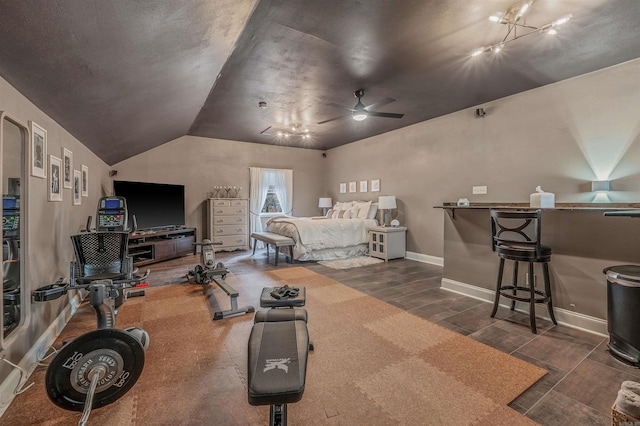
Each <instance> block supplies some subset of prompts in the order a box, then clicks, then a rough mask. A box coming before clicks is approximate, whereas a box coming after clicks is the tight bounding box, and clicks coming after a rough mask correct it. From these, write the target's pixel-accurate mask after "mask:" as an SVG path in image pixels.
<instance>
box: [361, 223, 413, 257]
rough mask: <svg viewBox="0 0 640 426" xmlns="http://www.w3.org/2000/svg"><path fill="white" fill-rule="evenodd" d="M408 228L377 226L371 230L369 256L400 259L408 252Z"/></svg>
mask: <svg viewBox="0 0 640 426" xmlns="http://www.w3.org/2000/svg"><path fill="white" fill-rule="evenodd" d="M406 234H407V228H406V227H404V226H395V227H394V226H376V227H374V228H370V229H369V256H371V257H377V258H379V259H384V260H385V262H386V261H387V260H391V259H398V258H402V257H404V256H405V253H406V251H407V236H406Z"/></svg>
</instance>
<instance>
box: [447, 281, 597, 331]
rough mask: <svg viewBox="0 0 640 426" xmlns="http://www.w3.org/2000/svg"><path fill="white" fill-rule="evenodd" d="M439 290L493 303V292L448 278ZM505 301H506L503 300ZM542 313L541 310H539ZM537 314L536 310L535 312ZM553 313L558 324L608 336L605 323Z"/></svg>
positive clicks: (563, 312)
mask: <svg viewBox="0 0 640 426" xmlns="http://www.w3.org/2000/svg"><path fill="white" fill-rule="evenodd" d="M441 288H442V289H444V290H448V291H452V292H454V293H458V294H462V295H465V296H468V297H472V298H474V299H478V300H482V301H484V302H489V303H493V298H494V297H495V292H494V291H493V290H488V289H486V288H482V287H477V286H474V285H471V284H467V283H463V282H460V281H455V280H451V279H449V278H443V279H442V284H441ZM503 300H507V299H503ZM500 305H501V306H505V307H507V308H508V307H509V305H508V304H503V303H501V304H500ZM516 310H517V311H518V312H523V313H527V312H525V311H522V310H520V309H516ZM540 311H541V313H542V311H543V310H542V309H541V310H540ZM536 313H537V310H536ZM553 313H554V315H555V317H556V320H557V321H558V324H562V325H565V326H567V327H571V328H577V329H580V330H584V331H588V332H590V333H594V334H598V335H600V336H608V335H609V334H608V332H607V321H606V320H603V319H600V318H596V317H592V316H589V315H584V314H581V313H578V312H572V311H568V310H566V309H562V308H554V309H553ZM538 316H539V317H540V318H544V319H547V320H549V319H550V318H549V317H548V316H546V315H538Z"/></svg>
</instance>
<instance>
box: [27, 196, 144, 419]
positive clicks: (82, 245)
mask: <svg viewBox="0 0 640 426" xmlns="http://www.w3.org/2000/svg"><path fill="white" fill-rule="evenodd" d="M127 213H128V212H127V204H126V200H125V199H124V198H123V197H103V198H101V199H100V200H99V202H98V208H97V214H96V217H97V227H96V229H95V231H91V220H92V218H91V217H89V219H88V220H87V227H86V230H85V232H82V233H80V234H78V235H73V236H71V241H72V244H73V248H74V252H75V260H74V261H72V262H71V265H70V278H69V281H68V282H65V281H64V280H59V281H58V282H56V283H54V284H51V285H47V286H43V287H40V288H38V289H37V290H35V291H34V292H33V299H34V300H35V301H36V302H46V301H49V300H54V299H58V298H60V297H61V296H63V295H66V294H67V293H68V292H69V291H70V290H88V292H89V300H90V304H91V306H92V307H93V309H94V311H95V313H96V320H97V328H98V329H97V330H94V331H90V332H88V333H85V334H83V335H81V336H79V337H77V338H76V339H74V340H72V341H70V342H69V343H66V344H65V345H64V346H63V347H62V348H61V349H60V350H59V351H58V352H57V354H56V356H55V357H54V358H53V360H52V361H51V363H50V364H49V366H48V368H47V372H46V376H45V386H46V390H47V395H48V396H49V399H51V401H52V402H53V403H55V404H56V405H58V406H59V407H61V408H64V409H67V410H73V411H82V412H83V413H82V417H81V419H80V421H79V422H78V424H79V425H85V424H86V422H87V420H88V418H89V414H90V412H91V409H92V408H98V407H102V406H105V405H107V404H110V403H112V402H114V401H116V400H117V399H118V398H120V397H121V396H123V395H124V394H125V393H126V392H127V391H128V390H129V389H131V387H133V385H134V384H135V382H136V381H137V380H138V377H140V374H141V373H142V370H143V367H144V352H145V350H146V349H147V348H148V346H149V336H148V334H147V332H146V331H144V330H143V329H141V328H138V327H130V328H128V329H126V330H119V329H116V328H115V321H116V315H117V309H118V307H120V306H121V305H122V304H123V303H124V301H125V300H126V298H127V296H129V297H131V296H134V295H135V296H141V295H144V291H143V292H141V294H140V292H138V293H137V294H133V293H127V292H126V289H127V288H131V287H136V286H140V285H143V286H146V285H147V284H146V283H145V281H146V279H147V277H148V276H149V270H147V271H145V273H144V274H142V275H138V274H137V270H136V269H134V267H133V258H131V257H130V256H127V244H128V241H129V229H128V226H127V216H128V215H127ZM134 224H135V219H134ZM143 283H144V284H143Z"/></svg>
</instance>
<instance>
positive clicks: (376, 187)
mask: <svg viewBox="0 0 640 426" xmlns="http://www.w3.org/2000/svg"><path fill="white" fill-rule="evenodd" d="M371 192H380V179H372V180H371Z"/></svg>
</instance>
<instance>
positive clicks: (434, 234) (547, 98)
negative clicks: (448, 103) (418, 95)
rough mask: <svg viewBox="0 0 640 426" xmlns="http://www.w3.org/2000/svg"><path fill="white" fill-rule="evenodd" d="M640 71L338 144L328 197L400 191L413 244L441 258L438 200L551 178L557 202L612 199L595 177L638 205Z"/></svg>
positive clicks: (624, 69)
mask: <svg viewBox="0 0 640 426" xmlns="http://www.w3.org/2000/svg"><path fill="white" fill-rule="evenodd" d="M638 75H640V60H634V61H631V62H627V63H625V64H622V65H619V66H615V67H612V68H608V69H605V70H602V71H598V72H594V73H592V74H587V75H584V76H580V77H576V78H573V79H570V80H565V81H563V82H560V83H556V84H552V85H548V86H545V87H542V88H538V89H534V90H531V91H528V92H524V93H521V94H518V95H514V96H511V97H508V98H504V99H500V100H498V101H495V102H492V103H490V104H487V105H480V106H482V107H484V108H485V109H486V111H487V115H486V116H485V117H484V118H475V116H474V109H475V108H473V109H469V110H463V111H459V112H456V113H453V114H450V115H447V116H443V117H440V118H437V119H434V120H429V121H426V122H422V123H419V124H415V125H413V126H409V127H406V128H403V129H400V130H396V131H393V132H389V133H386V134H383V135H379V136H376V137H372V138H368V139H365V140H362V141H358V142H355V143H352V144H349V145H346V146H343V147H339V148H335V149H332V150H330V151H328V153H327V160H328V161H327V169H326V172H325V189H326V192H327V195H329V196H331V197H333V198H334V199H336V198H337V199H339V200H350V199H354V198H377V196H378V195H383V194H389V195H395V196H396V197H397V198H398V200H399V208H398V211H397V212H395V214H396V215H398V216H399V219H400V222H401V223H402V224H403V225H406V226H408V228H409V231H408V240H407V248H408V250H409V251H413V252H417V253H421V254H427V255H432V256H437V257H441V256H443V214H445V213H444V212H443V211H442V210H440V209H434V208H433V206H437V205H440V204H442V203H443V202H446V201H456V200H457V199H458V198H460V197H468V198H469V199H470V200H471V201H472V202H474V201H475V202H506V201H509V202H528V200H529V194H530V193H531V192H533V191H534V189H535V187H536V185H542V187H543V189H544V190H545V191H549V192H554V193H555V194H556V201H557V202H593V201H607V199H606V197H605V198H604V199H602V198H597V199H596V197H595V194H594V193H592V192H589V191H590V185H589V182H590V181H591V180H595V179H611V180H612V184H611V186H612V192H610V193H609V195H608V200H609V201H611V202H631V201H634V202H638V201H640V137H639V132H640V116H639V115H638V111H639V110H640V80H639V78H638ZM425 96H428V94H425ZM380 120H384V119H383V118H380ZM378 178H379V179H380V180H381V192H380V193H367V194H360V193H358V194H348V193H347V194H339V193H338V189H339V183H340V182H349V181H359V180H365V179H367V180H371V179H378ZM474 185H487V186H488V194H486V195H473V194H472V193H471V188H472V186H474ZM615 237H623V236H622V235H621V236H614V238H615Z"/></svg>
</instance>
